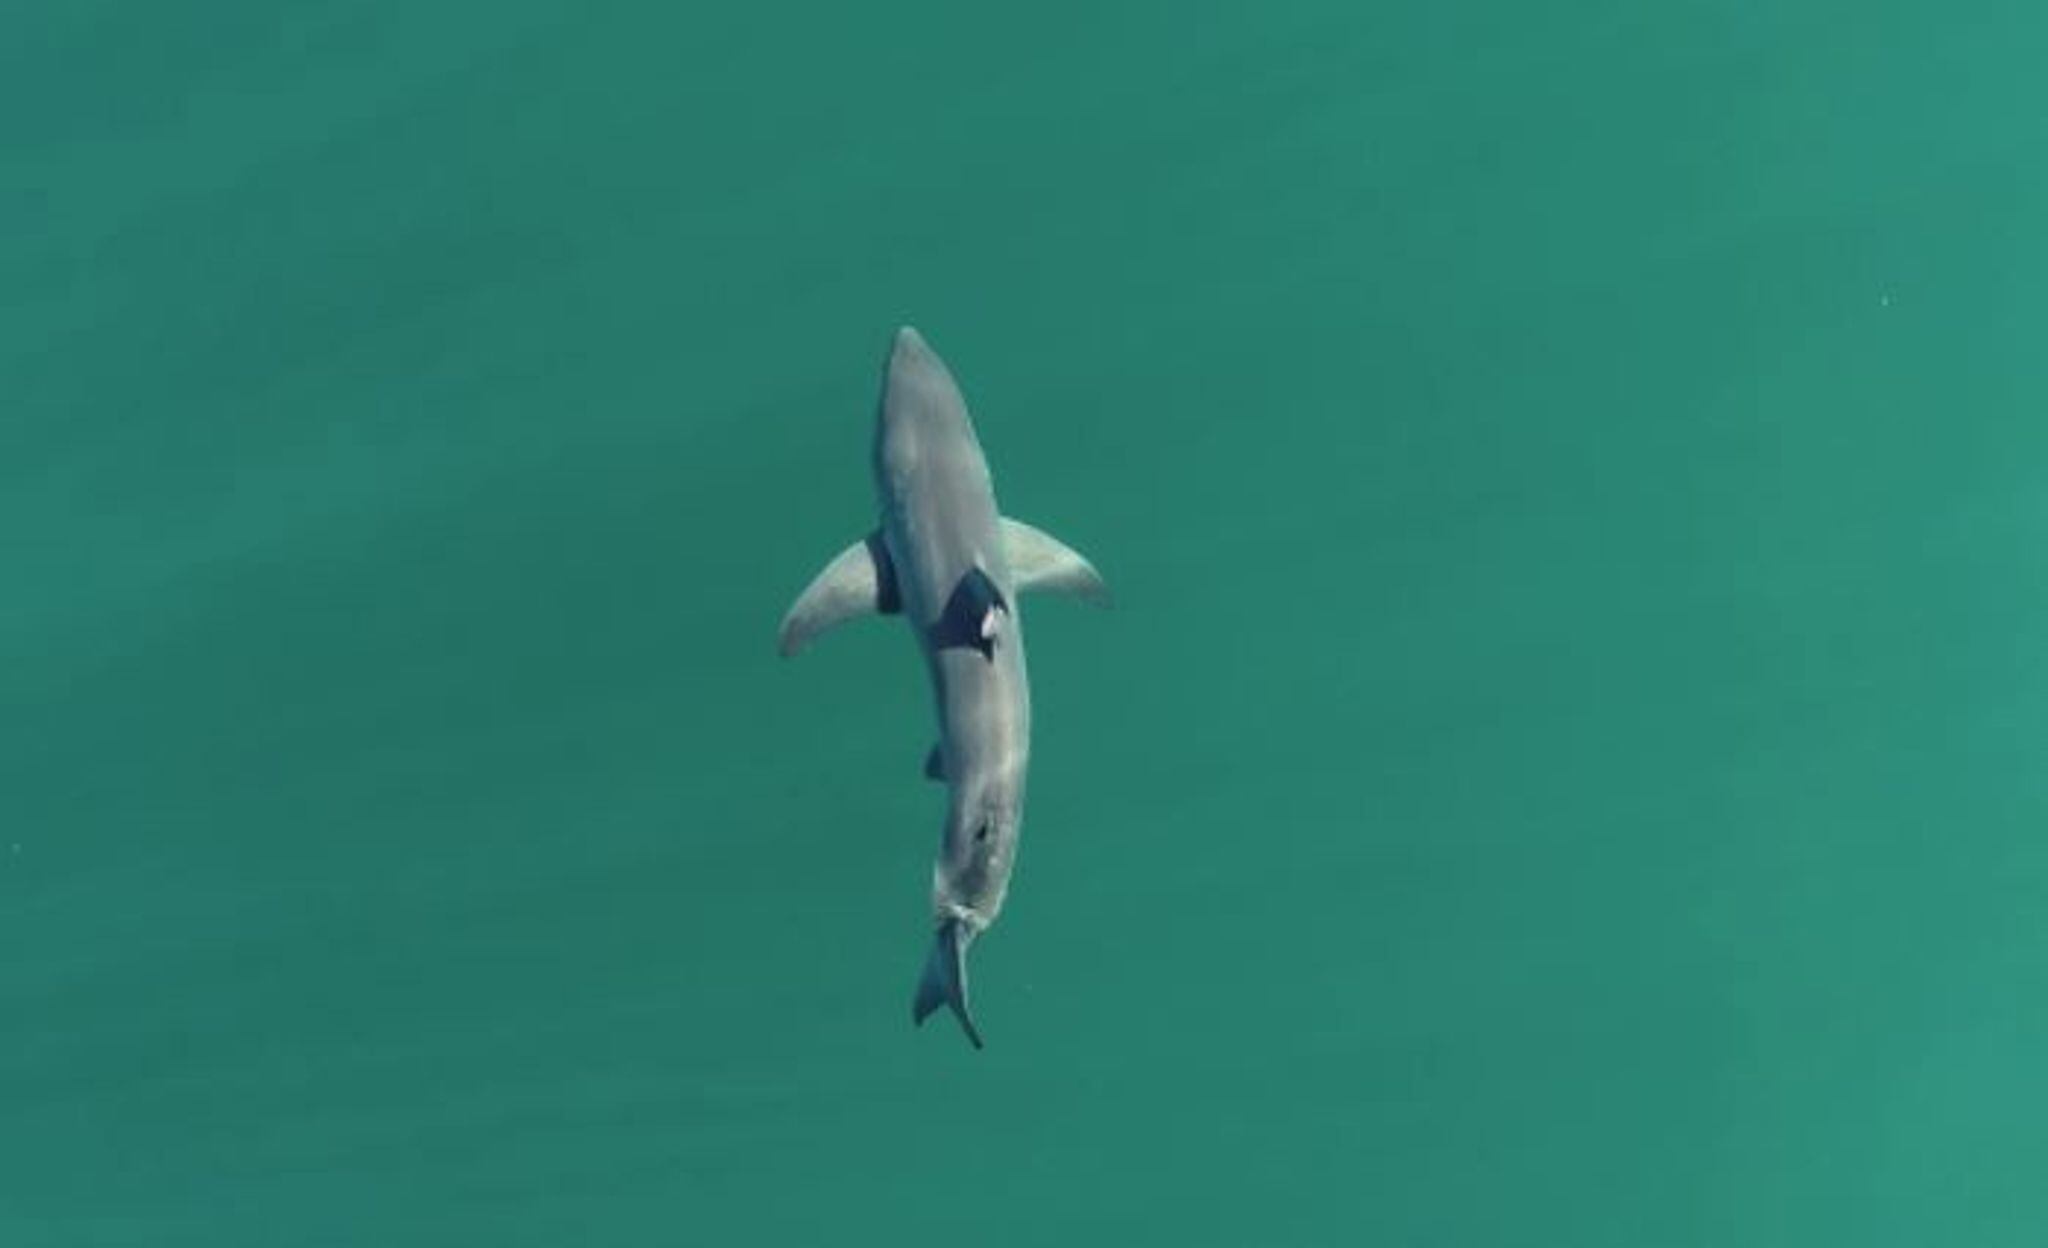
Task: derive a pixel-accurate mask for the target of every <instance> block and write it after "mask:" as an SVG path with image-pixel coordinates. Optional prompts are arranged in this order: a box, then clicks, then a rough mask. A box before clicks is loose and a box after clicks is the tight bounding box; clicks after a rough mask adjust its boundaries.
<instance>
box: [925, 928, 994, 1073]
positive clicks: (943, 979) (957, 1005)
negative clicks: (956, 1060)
mask: <svg viewBox="0 0 2048 1248" xmlns="http://www.w3.org/2000/svg"><path fill="white" fill-rule="evenodd" d="M971 939H973V938H972V937H971V936H969V935H968V934H967V932H966V930H965V929H964V927H963V926H962V925H961V922H960V920H958V919H947V920H946V921H945V922H944V923H941V924H939V930H938V933H937V934H936V935H934V936H933V937H932V952H931V956H930V957H928V958H926V959H925V963H924V978H923V979H922V980H920V981H919V982H918V985H917V1003H916V1004H915V1005H913V1006H912V1007H911V1019H912V1021H913V1022H915V1023H917V1024H918V1025H919V1026H920V1027H921V1026H923V1025H924V1020H925V1019H927V1018H929V1017H931V1014H932V1011H934V1010H936V1009H938V1008H939V1007H940V1006H942V1005H947V1006H951V1007H952V1008H953V1016H954V1017H955V1018H958V1019H959V1020H960V1029H961V1030H962V1031H965V1032H966V1033H967V1039H968V1041H969V1042H970V1043H972V1044H973V1045H974V1047H975V1048H977V1049H978V1048H980V1047H981V1032H980V1030H979V1029H978V1028H976V1027H975V1025H974V1016H973V1015H971V1014H969V1013H968V1012H967V942H968V941H969V940H971Z"/></svg>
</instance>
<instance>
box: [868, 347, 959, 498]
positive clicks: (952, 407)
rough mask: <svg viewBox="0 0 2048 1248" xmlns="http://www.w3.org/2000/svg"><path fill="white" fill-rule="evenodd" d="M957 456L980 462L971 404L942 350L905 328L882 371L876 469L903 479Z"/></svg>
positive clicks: (877, 418)
mask: <svg viewBox="0 0 2048 1248" xmlns="http://www.w3.org/2000/svg"><path fill="white" fill-rule="evenodd" d="M958 456H970V457H972V458H973V459H974V460H975V461H977V462H978V461H979V460H980V459H981V444H980V442H979V441H978V440H977V439H976V438H975V436H974V423H973V422H972V421H971V420H969V419H968V416H967V402H966V400H965V399H963V398H961V396H960V387H959V386H958V385H956V384H955V383H954V381H953V374H952V373H951V372H949V371H948V370H947V368H946V363H945V361H944V360H941V359H940V358H939V355H938V352H936V351H934V350H932V349H931V346H930V345H929V344H928V343H926V342H925V340H924V336H923V335H921V334H919V333H918V332H917V331H916V330H915V329H912V328H911V327H910V326H908V325H905V326H904V327H903V328H901V329H899V330H897V331H896V338H895V341H894V342H893V343H891V344H890V347H889V363H888V366H887V367H886V368H885V369H884V370H883V373H882V400H881V406H880V410H879V411H878V413H877V416H876V420H875V467H876V469H877V470H878V471H880V472H881V473H883V474H884V475H885V476H891V477H899V478H900V477H902V476H903V475H906V474H909V473H912V472H915V471H917V470H918V469H919V468H920V467H923V466H927V465H936V464H941V463H945V464H950V463H951V462H952V461H953V460H954V459H955V457H958Z"/></svg>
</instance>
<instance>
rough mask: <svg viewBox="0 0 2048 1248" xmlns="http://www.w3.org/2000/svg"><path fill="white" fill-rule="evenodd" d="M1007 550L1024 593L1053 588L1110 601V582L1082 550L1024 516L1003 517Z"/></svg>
mask: <svg viewBox="0 0 2048 1248" xmlns="http://www.w3.org/2000/svg"><path fill="white" fill-rule="evenodd" d="M1003 553H1004V555H1005V556H1006V557H1007V558H1008V559H1009V562H1010V576H1011V578H1012V579H1013V580H1014V582H1015V583H1016V586H1017V589H1018V591H1019V592H1020V593H1021V592H1022V591H1024V590H1029V589H1043V590H1050V591H1052V592H1053V593H1058V594H1067V595H1069V596H1071V597H1075V598H1080V599H1083V600H1084V601H1087V602H1092V603H1094V604H1095V605H1097V606H1101V607H1106V606H1108V605H1109V586H1108V585H1106V584H1104V583H1103V580H1102V574H1101V573H1100V572H1097V571H1096V570H1095V565H1094V564H1092V563H1089V562H1088V560H1087V559H1086V558H1085V557H1083V556H1082V554H1081V552H1079V551H1077V550H1075V549H1073V548H1072V547H1070V546H1068V545H1067V544H1066V543H1064V542H1062V541H1060V539H1058V538H1056V537H1054V536H1053V535H1052V534H1050V533H1047V532H1045V531H1044V530H1043V529H1035V528H1032V527H1031V526H1030V525H1028V524H1026V523H1024V522H1023V521H1022V520H1012V519H1010V518H1009V517H1008V516H1004V517H1003Z"/></svg>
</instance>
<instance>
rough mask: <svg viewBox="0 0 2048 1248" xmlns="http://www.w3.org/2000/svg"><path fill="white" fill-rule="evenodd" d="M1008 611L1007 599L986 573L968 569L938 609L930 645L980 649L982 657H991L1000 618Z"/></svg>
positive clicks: (999, 633)
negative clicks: (941, 607)
mask: <svg viewBox="0 0 2048 1248" xmlns="http://www.w3.org/2000/svg"><path fill="white" fill-rule="evenodd" d="M1009 614H1010V604H1009V601H1008V600H1007V599H1005V598H1004V597H1003V591H1002V590H1000V589H998V588H996V583H995V582H994V581H992V580H990V579H989V575H988V573H986V572H984V571H982V570H981V569H980V568H969V569H968V570H967V573H966V575H964V576H962V577H961V578H960V580H959V582H958V583H957V584H955V585H954V586H953V592H952V594H951V595H950V596H948V597H947V599H946V606H945V609H944V610H942V611H940V612H939V618H938V620H937V621H936V622H934V623H933V624H932V627H931V638H932V648H933V649H935V650H949V649H952V648H954V647H965V648H967V649H970V650H979V651H981V657H983V658H985V659H994V658H995V655H996V642H997V640H998V639H999V638H1000V637H1001V635H1002V626H1003V620H1004V619H1005V618H1007V617H1008V616H1009Z"/></svg>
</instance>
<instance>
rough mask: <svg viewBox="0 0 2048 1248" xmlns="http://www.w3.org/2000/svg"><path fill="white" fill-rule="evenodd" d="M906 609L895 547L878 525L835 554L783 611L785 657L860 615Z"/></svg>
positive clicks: (782, 637)
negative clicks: (892, 561)
mask: <svg viewBox="0 0 2048 1248" xmlns="http://www.w3.org/2000/svg"><path fill="white" fill-rule="evenodd" d="M902 609H903V602H902V599H901V597H899V596H898V594H897V591H896V574H895V570H894V569H893V568H891V567H890V565H889V548H888V547H887V546H886V545H884V544H883V542H882V534H881V532H880V531H879V530H877V531H876V532H873V533H870V534H868V535H867V536H866V537H864V538H862V539H860V540H859V541H857V542H855V543H854V544H853V545H851V546H848V547H847V548H846V549H845V550H842V551H840V552H839V553H838V554H837V555H835V556H833V558H832V562H830V563H828V564H826V565H825V567H824V569H823V570H822V571H820V572H819V573H818V575H816V576H815V577H812V578H811V583H810V584H809V585H807V586H805V587H804V592H803V593H801V594H798V595H797V596H796V601H795V602H794V603H791V604H790V608H789V614H787V615H785V616H783V617H782V632H781V637H780V643H779V644H780V648H781V650H782V654H783V657H785V658H787V657H788V656H790V655H792V654H795V653H796V652H797V651H798V650H801V649H803V647H804V643H806V642H808V641H809V640H810V639H811V638H813V637H816V636H817V635H818V634H819V633H822V632H824V631H825V630H826V629H829V628H831V627H832V626H833V625H835V624H839V623H843V622H844V621H846V620H850V619H852V618H853V617H855V616H857V615H874V614H881V615H890V614H893V613H895V612H897V611H900V610H902Z"/></svg>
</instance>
